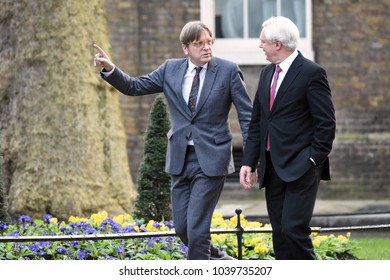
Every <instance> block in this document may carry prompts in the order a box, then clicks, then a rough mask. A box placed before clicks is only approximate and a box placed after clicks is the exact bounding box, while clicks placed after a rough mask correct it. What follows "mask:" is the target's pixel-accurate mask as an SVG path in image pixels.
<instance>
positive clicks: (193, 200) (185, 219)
mask: <svg viewBox="0 0 390 280" xmlns="http://www.w3.org/2000/svg"><path fill="white" fill-rule="evenodd" d="M224 182H225V176H219V177H208V176H206V175H205V174H204V173H203V171H202V169H201V168H200V166H199V163H198V158H197V156H196V152H194V151H191V152H187V154H186V164H185V166H184V169H183V171H182V173H181V174H180V175H179V176H172V186H171V200H172V212H173V222H174V224H175V231H176V233H177V235H178V236H179V237H180V239H181V240H182V242H183V243H184V244H185V245H187V246H188V256H187V259H189V260H208V259H210V257H211V258H213V257H216V258H218V255H219V254H220V251H219V250H218V249H217V248H216V247H214V246H213V245H212V244H211V235H210V226H211V219H212V216H213V213H214V210H215V207H216V205H217V202H218V199H219V196H220V194H221V191H222V188H223V184H224ZM210 251H211V252H210Z"/></svg>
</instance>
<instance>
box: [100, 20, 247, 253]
mask: <svg viewBox="0 0 390 280" xmlns="http://www.w3.org/2000/svg"><path fill="white" fill-rule="evenodd" d="M180 42H181V45H182V49H183V52H184V54H185V55H186V56H187V58H181V59H168V60H166V61H165V62H164V63H163V64H162V65H160V66H159V67H158V68H157V69H156V70H154V71H153V72H151V73H149V74H148V75H145V76H142V77H131V76H129V75H127V74H125V73H124V72H122V71H121V70H120V69H119V68H118V67H116V66H115V65H114V64H113V63H112V62H111V61H110V60H109V58H108V56H107V54H106V53H105V52H104V51H103V50H102V49H101V48H100V47H99V46H97V45H94V47H95V49H96V50H97V51H98V53H97V54H96V55H95V57H94V63H95V65H97V66H100V67H103V70H102V72H101V76H102V77H103V78H104V79H105V80H106V81H107V82H108V83H110V84H111V85H112V86H113V87H115V88H116V89H117V90H119V91H120V92H122V93H123V94H126V95H130V96H139V95H146V94H154V93H159V92H163V93H164V95H165V98H166V101H167V103H168V107H169V110H170V118H171V129H170V131H169V132H168V134H167V137H168V147H167V154H166V168H165V169H166V170H165V171H166V172H168V173H169V174H171V178H172V185H171V202H172V211H173V221H174V224H175V230H176V233H177V234H178V236H179V237H180V239H181V240H182V242H183V243H184V244H185V245H187V246H188V255H187V258H188V259H191V260H195V259H199V260H202V259H203V260H204V259H231V257H230V256H228V255H227V254H226V253H225V252H222V251H220V250H218V249H217V248H216V247H215V246H214V245H213V244H212V243H211V236H210V225H211V219H212V215H213V212H214V209H215V207H216V205H217V202H218V199H219V196H220V193H221V191H222V188H223V185H224V182H225V178H226V175H228V174H229V173H232V172H234V165H233V156H232V134H231V132H230V127H229V111H230V108H231V106H232V104H234V106H235V108H236V110H237V114H238V119H239V123H240V127H241V132H242V137H243V143H245V140H246V136H247V131H248V126H249V122H250V116H251V110H252V103H251V100H250V97H249V96H248V94H247V91H246V87H245V84H244V82H243V76H242V73H241V71H240V69H239V67H238V66H237V65H236V64H235V63H233V62H229V61H227V60H224V59H220V58H217V57H212V45H213V42H214V39H213V37H212V33H211V31H210V29H209V28H208V27H207V26H206V25H204V24H203V23H201V22H199V21H192V22H189V23H187V24H186V25H185V26H184V27H183V29H182V31H181V34H180Z"/></svg>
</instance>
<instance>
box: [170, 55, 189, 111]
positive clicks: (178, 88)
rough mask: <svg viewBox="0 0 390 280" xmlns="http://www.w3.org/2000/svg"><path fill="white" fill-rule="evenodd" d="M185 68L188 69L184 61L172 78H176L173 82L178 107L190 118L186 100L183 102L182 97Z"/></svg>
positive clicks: (186, 62) (186, 61)
mask: <svg viewBox="0 0 390 280" xmlns="http://www.w3.org/2000/svg"><path fill="white" fill-rule="evenodd" d="M187 68H188V60H187V59H184V61H183V62H182V63H181V64H179V65H178V68H177V72H176V73H174V74H173V76H174V77H177V79H175V81H176V82H175V93H176V98H177V100H178V102H179V103H180V105H181V106H179V107H180V108H183V109H184V111H185V112H186V113H187V114H188V115H189V116H191V111H190V109H189V108H188V106H187V102H186V100H184V97H183V80H184V76H185V74H186V71H187Z"/></svg>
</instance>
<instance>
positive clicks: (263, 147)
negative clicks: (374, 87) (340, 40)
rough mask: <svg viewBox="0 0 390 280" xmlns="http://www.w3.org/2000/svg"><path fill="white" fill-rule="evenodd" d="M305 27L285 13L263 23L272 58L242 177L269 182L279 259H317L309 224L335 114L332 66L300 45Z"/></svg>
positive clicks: (263, 42) (263, 41)
mask: <svg viewBox="0 0 390 280" xmlns="http://www.w3.org/2000/svg"><path fill="white" fill-rule="evenodd" d="M298 39H299V31H298V28H297V27H296V26H295V24H294V23H293V22H292V21H291V20H289V19H287V18H285V17H272V18H270V19H269V20H267V21H265V22H264V23H263V25H262V31H261V35H260V46H259V47H260V48H262V49H263V51H264V53H265V56H266V58H267V60H269V61H270V62H271V63H272V64H270V65H268V66H266V67H265V68H264V69H263V71H262V72H261V75H260V81H259V86H258V89H257V92H256V96H255V100H254V103H253V112H252V119H251V123H250V126H249V132H248V138H247V141H246V146H245V149H244V155H243V160H242V167H241V170H240V183H241V185H242V186H243V187H244V188H246V189H248V188H251V187H252V186H253V185H254V184H255V183H256V180H257V178H256V174H257V165H258V163H260V168H259V184H260V188H265V197H266V203H267V211H268V215H269V218H270V222H271V226H272V237H273V246H274V252H275V258H276V259H315V253H314V250H313V245H312V242H311V239H310V234H311V230H310V227H309V223H310V220H311V217H312V215H313V210H314V204H315V199H316V195H317V189H318V186H319V182H320V180H321V179H324V180H330V176H329V160H328V155H329V153H330V151H331V149H332V143H333V140H334V137H335V129H336V121H335V112H334V107H333V103H332V100H331V90H330V88H329V85H328V81H327V77H326V72H325V70H324V69H323V68H321V67H320V66H319V65H317V64H315V63H313V62H312V61H310V60H308V59H306V58H304V57H303V56H302V54H301V53H300V52H298V51H297V49H296V48H297V43H298Z"/></svg>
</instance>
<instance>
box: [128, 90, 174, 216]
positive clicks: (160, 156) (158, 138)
mask: <svg viewBox="0 0 390 280" xmlns="http://www.w3.org/2000/svg"><path fill="white" fill-rule="evenodd" d="M169 128H170V123H169V119H168V113H167V109H166V105H165V103H164V97H163V96H162V95H159V96H157V97H156V99H155V101H154V103H153V106H152V109H151V113H150V125H149V127H148V128H147V131H146V134H145V148H144V159H143V162H142V164H141V167H140V175H139V179H138V188H137V193H138V196H137V200H136V202H135V210H134V213H133V214H134V216H136V217H142V218H145V219H147V220H162V219H165V220H170V219H172V218H171V217H172V210H171V208H170V176H169V175H168V174H167V173H165V171H164V170H165V154H166V149H167V148H166V146H167V141H168V140H167V132H168V130H169Z"/></svg>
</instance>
